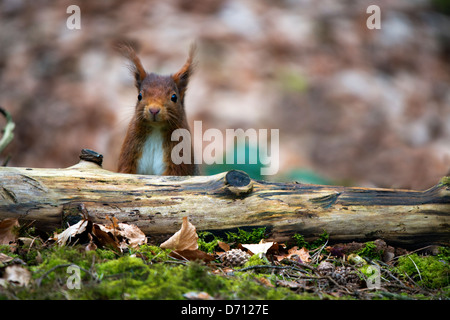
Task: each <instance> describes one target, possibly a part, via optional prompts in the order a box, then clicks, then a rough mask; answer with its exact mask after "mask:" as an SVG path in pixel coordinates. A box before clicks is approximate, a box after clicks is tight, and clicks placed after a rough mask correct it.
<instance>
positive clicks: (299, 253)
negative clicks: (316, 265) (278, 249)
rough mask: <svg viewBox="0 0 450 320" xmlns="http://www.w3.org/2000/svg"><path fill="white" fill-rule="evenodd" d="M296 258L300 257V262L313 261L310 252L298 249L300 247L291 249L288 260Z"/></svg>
mask: <svg viewBox="0 0 450 320" xmlns="http://www.w3.org/2000/svg"><path fill="white" fill-rule="evenodd" d="M296 257H298V258H299V259H300V260H301V261H299V262H310V260H311V259H310V257H309V251H308V249H306V248H305V247H303V248H301V249H300V250H299V249H298V247H292V248H291V249H289V251H288V255H287V257H286V258H288V259H291V260H292V259H294V258H296Z"/></svg>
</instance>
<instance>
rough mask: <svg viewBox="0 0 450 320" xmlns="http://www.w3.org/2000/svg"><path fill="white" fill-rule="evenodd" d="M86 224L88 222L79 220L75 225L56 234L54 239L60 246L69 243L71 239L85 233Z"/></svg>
mask: <svg viewBox="0 0 450 320" xmlns="http://www.w3.org/2000/svg"><path fill="white" fill-rule="evenodd" d="M88 223H89V220H85V219H83V220H80V221H78V222H77V223H75V224H73V225H71V226H70V227H68V228H67V229H66V230H64V231H63V232H61V233H60V234H56V235H55V236H54V239H55V240H56V242H57V243H58V244H59V245H60V246H63V245H65V244H67V243H70V241H71V239H72V238H74V237H75V236H77V235H81V234H82V233H83V232H85V231H86V227H87V226H88Z"/></svg>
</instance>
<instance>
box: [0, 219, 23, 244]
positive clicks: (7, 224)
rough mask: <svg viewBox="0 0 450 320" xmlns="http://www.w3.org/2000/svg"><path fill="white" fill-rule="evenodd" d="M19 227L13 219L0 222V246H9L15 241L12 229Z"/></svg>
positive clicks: (17, 222)
mask: <svg viewBox="0 0 450 320" xmlns="http://www.w3.org/2000/svg"><path fill="white" fill-rule="evenodd" d="M18 226H19V221H18V220H17V219H15V218H6V219H3V220H2V221H0V244H10V243H11V242H14V241H15V240H16V236H15V235H14V232H13V229H14V227H18Z"/></svg>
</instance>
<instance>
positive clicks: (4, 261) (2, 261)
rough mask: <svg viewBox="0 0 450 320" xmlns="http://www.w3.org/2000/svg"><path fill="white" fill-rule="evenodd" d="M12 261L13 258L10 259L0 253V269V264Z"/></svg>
mask: <svg viewBox="0 0 450 320" xmlns="http://www.w3.org/2000/svg"><path fill="white" fill-rule="evenodd" d="M13 259H14V258H13V257H10V256H8V255H6V254H4V253H0V267H1V264H3V263H7V262H10V261H11V260H13Z"/></svg>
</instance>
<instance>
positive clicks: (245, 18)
mask: <svg viewBox="0 0 450 320" xmlns="http://www.w3.org/2000/svg"><path fill="white" fill-rule="evenodd" d="M72 4H75V5H78V6H79V7H80V9H81V30H69V29H68V28H67V27H66V21H67V18H68V17H69V16H70V14H68V13H66V9H67V7H68V6H69V5H72ZM371 4H377V5H378V6H380V8H381V30H369V29H368V28H367V27H366V20H367V18H368V17H369V16H370V14H367V13H366V9H367V7H368V6H369V5H371ZM449 13H450V4H449V3H448V1H438V0H436V1H423V0H416V1H409V0H397V1H387V0H386V1H364V0H360V1H331V0H330V1H313V0H299V1H294V0H285V1H269V0H265V1H261V0H252V1H238V0H217V1H213V0H197V1H189V0H168V1H111V0H101V1H98V0H97V1H43V0H41V1H39V0H38V1H18V0H3V1H1V2H0V105H1V106H2V107H3V108H5V109H6V110H8V111H10V112H11V113H12V115H13V118H14V120H15V123H16V130H15V138H14V141H13V142H12V144H11V145H10V146H9V147H8V148H7V150H5V152H4V153H3V154H2V155H1V156H0V159H1V160H2V161H3V160H4V159H5V158H6V157H7V156H8V155H10V156H11V160H10V162H9V163H8V166H26V167H68V166H71V165H73V164H75V163H76V162H77V161H78V155H79V153H80V150H81V149H82V148H90V149H93V150H96V151H98V152H99V153H102V154H103V155H104V158H105V160H104V167H105V168H106V169H110V170H115V167H116V161H117V157H118V151H119V148H120V145H121V143H122V139H123V137H124V134H125V130H126V126H127V124H128V121H129V119H130V117H131V115H132V113H133V108H134V104H135V101H136V95H137V93H136V91H135V88H134V84H133V78H132V76H131V75H130V74H129V71H128V69H127V67H126V62H125V61H124V59H123V58H122V57H120V56H119V55H118V54H116V53H115V52H114V50H112V47H111V45H112V44H113V43H114V42H115V41H117V40H128V41H131V42H133V43H134V44H135V45H136V46H137V47H138V48H139V55H140V57H141V59H142V61H143V63H144V66H145V68H146V69H147V70H148V71H155V72H159V73H173V72H175V71H177V70H178V68H180V67H181V66H182V64H183V63H184V61H185V59H186V57H187V52H188V48H189V45H190V44H191V43H192V42H194V41H196V42H197V44H198V49H199V50H198V57H197V60H198V67H197V72H196V73H195V76H193V78H192V80H191V83H190V88H189V91H188V95H187V98H186V99H187V100H186V105H187V114H188V118H189V120H190V122H191V124H192V123H193V121H194V120H202V121H203V130H206V129H207V128H218V129H221V130H225V129H226V128H244V129H246V128H255V129H259V128H266V129H270V128H274V129H279V130H280V172H279V175H278V176H276V177H267V178H268V179H269V178H270V179H274V180H300V181H304V182H317V181H319V182H322V181H329V182H333V183H341V184H352V185H360V186H378V187H397V188H414V189H425V188H428V187H430V186H432V185H434V184H436V183H437V182H438V180H439V178H440V177H442V176H443V175H445V174H446V173H447V172H448V171H449V169H450V90H449V89H450V65H449V63H450V61H449V57H450V15H449ZM0 123H1V124H2V125H3V124H4V121H3V119H2V120H1V121H0ZM206 144H207V143H204V146H205V145H206ZM311 173H312V174H311ZM320 179H324V180H320Z"/></svg>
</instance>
